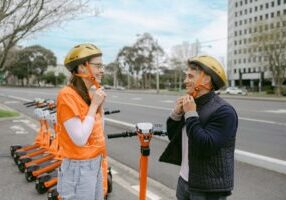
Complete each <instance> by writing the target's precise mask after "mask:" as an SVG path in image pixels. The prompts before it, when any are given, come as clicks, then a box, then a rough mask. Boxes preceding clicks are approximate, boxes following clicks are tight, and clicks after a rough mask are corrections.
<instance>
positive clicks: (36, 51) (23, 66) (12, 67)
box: [7, 45, 56, 85]
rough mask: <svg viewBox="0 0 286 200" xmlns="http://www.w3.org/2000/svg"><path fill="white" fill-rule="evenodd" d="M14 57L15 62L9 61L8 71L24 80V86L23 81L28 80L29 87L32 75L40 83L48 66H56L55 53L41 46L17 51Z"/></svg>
mask: <svg viewBox="0 0 286 200" xmlns="http://www.w3.org/2000/svg"><path fill="white" fill-rule="evenodd" d="M13 55H14V59H13V61H11V59H9V62H8V63H9V65H8V66H7V71H9V72H10V74H11V75H14V76H16V77H17V78H18V79H20V80H22V85H23V84H24V82H23V79H26V80H27V84H28V85H29V83H30V81H29V79H30V77H31V76H32V75H34V76H35V77H36V79H37V81H38V83H39V81H40V80H41V78H42V75H43V74H44V72H45V71H46V70H47V68H48V66H56V57H55V55H54V53H53V52H52V51H50V50H48V49H46V48H44V47H42V46H39V45H34V46H29V47H26V48H24V49H20V50H15V51H14V52H13Z"/></svg>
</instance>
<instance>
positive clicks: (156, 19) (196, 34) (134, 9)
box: [21, 0, 227, 64]
mask: <svg viewBox="0 0 286 200" xmlns="http://www.w3.org/2000/svg"><path fill="white" fill-rule="evenodd" d="M96 5H97V7H99V8H100V10H101V14H100V16H97V17H86V18H83V19H80V20H76V21H72V22H68V23H65V24H63V25H62V26H61V27H52V28H50V29H49V30H48V31H45V32H42V33H38V34H37V35H35V36H34V37H32V38H30V39H27V40H25V41H23V42H22V43H21V44H22V45H24V46H29V45H33V44H39V45H42V46H44V47H45V48H48V49H50V50H52V51H53V52H54V53H55V54H56V56H57V59H58V63H59V64H62V63H63V60H64V57H65V55H66V54H67V52H68V51H69V49H70V48H71V47H73V46H74V45H76V44H78V43H85V42H92V43H94V44H95V45H97V46H98V47H99V48H101V49H102V51H103V54H104V55H103V60H104V62H105V63H109V62H112V61H113V60H114V59H115V58H116V55H117V53H118V51H119V49H121V48H122V47H124V46H127V45H132V44H133V43H134V42H135V41H136V37H137V36H136V35H138V34H142V33H145V32H148V33H150V34H151V35H152V36H153V37H154V38H155V39H156V40H158V43H159V44H160V45H161V46H162V47H163V48H164V50H165V51H166V52H170V49H171V47H172V46H174V45H178V44H181V43H182V42H183V41H188V42H190V43H193V42H195V41H196V39H198V40H199V41H200V42H206V43H203V44H202V45H203V47H202V51H203V53H208V54H211V55H213V56H215V57H217V58H219V59H220V60H221V59H222V57H223V58H224V61H226V46H227V0H175V1H174V0H101V1H100V2H99V3H97V4H96ZM214 40H215V41H214ZM207 41H212V42H207ZM209 45H211V47H210V46H209Z"/></svg>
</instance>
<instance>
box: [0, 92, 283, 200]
mask: <svg viewBox="0 0 286 200" xmlns="http://www.w3.org/2000/svg"><path fill="white" fill-rule="evenodd" d="M0 91H1V93H0V94H1V95H2V96H3V95H4V96H9V97H10V98H1V100H2V101H3V102H2V103H5V104H7V105H8V106H10V107H12V108H14V109H16V110H19V111H21V112H23V113H25V114H26V115H28V116H30V117H32V115H31V113H32V110H31V109H27V108H25V107H24V106H22V105H21V103H22V102H21V99H22V100H23V101H25V100H32V99H33V98H35V97H43V98H49V99H55V98H56V94H57V92H58V89H22V88H0ZM107 93H108V100H107V102H106V106H105V107H106V108H109V109H120V110H121V113H119V114H116V115H112V116H107V118H109V119H113V120H117V121H120V122H126V123H129V124H135V123H137V122H143V121H145V122H146V121H148V122H152V123H161V124H163V126H165V125H164V123H165V120H166V117H167V116H168V114H169V112H170V110H171V108H172V105H173V103H174V101H175V99H176V98H177V97H176V96H172V95H153V94H142V93H141V94H140V93H127V92H125V91H124V92H122V91H109V90H108V91H107ZM11 97H12V98H11ZM225 99H226V100H227V101H228V102H230V103H231V104H232V105H233V106H234V107H235V108H236V110H237V112H238V115H239V129H238V133H237V145H236V148H237V149H238V150H241V151H244V152H250V153H255V154H259V155H263V156H267V157H270V158H274V159H279V160H281V161H285V160H286V149H285V146H286V125H285V124H286V123H285V122H286V102H280V101H260V100H248V99H243V100H242V99H235V98H227V97H225ZM19 102H20V103H19ZM106 124H107V126H106V132H107V133H118V132H122V131H124V130H126V128H124V126H121V125H120V124H117V125H114V124H111V123H110V122H108V121H107V123H106ZM107 145H108V151H109V156H110V157H111V158H112V159H113V160H114V161H115V163H114V165H116V164H117V163H120V165H123V166H126V167H127V168H129V169H133V170H135V171H137V169H138V158H139V155H140V154H139V144H138V141H137V138H124V139H113V140H108V144H107ZM166 145H167V142H166V141H165V140H162V139H157V138H154V139H152V142H151V156H150V162H149V177H150V178H152V179H153V180H155V181H157V182H158V183H160V184H162V186H166V187H167V188H168V189H170V190H168V191H171V192H172V191H173V192H174V190H175V187H176V181H177V176H178V171H179V168H178V167H177V166H171V165H168V164H164V163H159V162H158V157H159V156H160V154H161V153H162V151H163V149H164V148H165V146H166ZM116 161H117V162H116ZM235 164H236V165H235V169H236V171H235V190H234V192H233V195H232V197H231V198H230V199H233V200H236V199H239V200H240V199H251V200H252V199H253V200H256V199H262V200H264V199H265V200H269V199H281V200H282V199H284V200H285V198H286V191H285V183H286V176H285V174H280V173H277V172H274V171H270V170H266V169H263V168H260V167H255V166H252V165H249V164H245V163H242V162H238V161H236V163H235ZM115 168H116V167H115ZM122 178H123V179H120V178H119V180H121V181H122V180H125V177H122ZM269 182H271V184H269ZM118 183H122V182H120V181H119V182H118ZM124 184H125V183H123V184H122V186H124ZM118 185H119V184H118ZM125 185H126V184H125ZM155 185H156V184H155ZM123 188H124V190H126V191H130V192H131V191H132V190H128V188H127V187H123ZM150 189H151V188H150ZM153 192H155V193H157V190H156V191H153ZM131 193H132V192H131ZM159 193H160V192H159ZM166 198H167V197H166ZM114 199H116V198H114ZM162 199H164V198H163V197H162Z"/></svg>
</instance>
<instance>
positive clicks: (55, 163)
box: [10, 98, 119, 200]
mask: <svg viewBox="0 0 286 200" xmlns="http://www.w3.org/2000/svg"><path fill="white" fill-rule="evenodd" d="M24 105H25V106H26V107H34V115H35V117H36V118H37V120H38V121H39V123H40V128H39V131H38V133H37V134H36V137H35V139H34V142H33V144H31V145H19V144H16V145H12V146H10V152H11V156H12V158H13V159H14V161H15V164H16V165H17V167H18V169H19V171H20V172H22V173H24V174H25V178H26V180H27V181H28V182H35V189H36V190H37V192H38V193H40V194H44V193H46V192H48V200H58V199H60V197H59V196H58V193H57V189H56V185H57V181H58V179H57V174H58V173H57V169H58V167H59V166H60V165H61V163H62V159H63V158H62V156H61V154H60V151H59V144H58V135H57V130H56V104H55V101H53V100H45V99H40V98H37V99H35V100H34V101H32V102H28V103H25V104H24ZM117 112H119V110H114V111H105V113H104V114H105V115H108V114H112V113H117ZM102 170H103V185H104V192H105V199H107V198H108V194H109V193H110V192H111V191H112V174H111V168H110V167H108V164H107V158H106V155H105V158H104V159H103V162H102Z"/></svg>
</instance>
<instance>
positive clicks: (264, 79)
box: [227, 0, 286, 90]
mask: <svg viewBox="0 0 286 200" xmlns="http://www.w3.org/2000/svg"><path fill="white" fill-rule="evenodd" d="M277 20H278V21H277ZM283 20H284V21H283ZM280 21H281V23H280ZM277 27H278V28H285V30H286V0H229V1H228V50H227V66H228V70H227V74H228V79H229V85H231V86H245V87H247V88H252V89H254V90H261V88H262V85H263V86H265V85H273V84H274V82H273V75H272V73H271V71H270V70H269V61H268V60H267V56H265V53H264V52H263V48H261V47H259V48H258V47H257V48H255V46H254V45H253V44H254V40H255V41H256V38H254V37H253V35H254V33H260V32H261V33H263V32H265V31H270V30H273V29H275V28H277ZM283 36H284V37H286V35H283Z"/></svg>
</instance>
